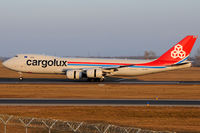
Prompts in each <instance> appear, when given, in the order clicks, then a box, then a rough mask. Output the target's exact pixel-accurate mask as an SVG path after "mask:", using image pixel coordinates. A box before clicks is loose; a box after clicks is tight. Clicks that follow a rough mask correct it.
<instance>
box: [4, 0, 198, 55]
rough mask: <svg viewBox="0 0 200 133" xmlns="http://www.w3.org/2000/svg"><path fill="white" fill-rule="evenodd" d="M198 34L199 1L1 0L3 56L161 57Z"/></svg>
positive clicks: (194, 51)
mask: <svg viewBox="0 0 200 133" xmlns="http://www.w3.org/2000/svg"><path fill="white" fill-rule="evenodd" d="M199 33H200V0H165V1H164V0H0V56H4V57H5V56H6V57H11V56H14V55H16V54H20V53H31V54H46V55H56V56H141V55H144V51H145V50H152V51H154V52H155V53H156V55H157V56H159V55H161V54H163V53H164V52H165V51H167V50H168V49H169V48H170V47H171V46H172V45H174V44H176V43H178V42H179V41H180V40H181V39H182V38H184V37H185V36H187V35H191V34H192V35H193V34H194V35H199ZM199 44H200V42H199V39H198V40H197V42H196V44H195V47H194V48H193V50H192V55H193V56H194V55H195V53H196V51H197V49H198V48H199Z"/></svg>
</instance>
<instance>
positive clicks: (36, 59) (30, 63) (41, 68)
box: [3, 54, 191, 76]
mask: <svg viewBox="0 0 200 133" xmlns="http://www.w3.org/2000/svg"><path fill="white" fill-rule="evenodd" d="M146 62H149V60H127V59H97V58H60V57H54V56H45V55H31V54H26V55H25V54H21V55H17V56H16V57H13V58H11V59H9V60H7V61H5V62H4V63H3V65H4V66H6V67H7V68H9V69H11V70H14V71H18V72H27V73H54V74H65V73H66V71H67V70H73V69H93V68H95V69H96V68H110V67H117V66H121V65H129V64H140V63H146ZM190 66H191V64H185V65H181V66H173V67H166V66H157V67H156V66H153V67H152V66H130V67H124V68H119V69H118V71H114V72H113V73H112V75H114V76H137V75H144V74H149V73H156V72H162V71H168V70H174V69H180V68H186V67H190Z"/></svg>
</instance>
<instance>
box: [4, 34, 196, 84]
mask: <svg viewBox="0 0 200 133" xmlns="http://www.w3.org/2000/svg"><path fill="white" fill-rule="evenodd" d="M196 39H197V36H194V35H189V36H186V37H185V38H184V39H183V40H181V41H180V42H179V43H177V44H176V45H174V46H173V47H172V48H170V49H169V50H168V51H167V52H166V53H164V54H163V55H162V56H160V57H159V58H158V59H155V60H151V61H148V60H127V59H125V60H122V59H96V58H60V57H55V56H45V55H36V54H19V55H17V56H15V57H13V58H10V59H8V60H6V61H4V62H3V65H4V66H5V67H7V68H9V69H11V70H14V71H17V72H19V73H49V74H65V75H66V78H67V79H73V80H79V79H88V81H103V80H104V78H105V77H109V76H137V75H145V74H150V73H157V72H163V71H168V70H175V69H181V68H187V67H190V66H191V62H190V61H187V58H188V56H189V54H190V52H191V50H192V47H193V45H194V43H195V41H196ZM160 47H161V46H160ZM22 79H23V78H22V77H21V76H20V80H22Z"/></svg>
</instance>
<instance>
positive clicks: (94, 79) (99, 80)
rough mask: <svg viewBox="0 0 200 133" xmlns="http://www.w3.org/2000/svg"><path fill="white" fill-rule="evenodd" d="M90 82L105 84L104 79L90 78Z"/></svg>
mask: <svg viewBox="0 0 200 133" xmlns="http://www.w3.org/2000/svg"><path fill="white" fill-rule="evenodd" d="M88 81H89V82H103V81H104V78H88Z"/></svg>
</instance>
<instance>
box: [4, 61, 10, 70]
mask: <svg viewBox="0 0 200 133" xmlns="http://www.w3.org/2000/svg"><path fill="white" fill-rule="evenodd" d="M2 64H3V66H4V67H6V68H10V67H11V62H10V60H6V61H4V62H3V63H2Z"/></svg>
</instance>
